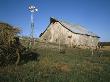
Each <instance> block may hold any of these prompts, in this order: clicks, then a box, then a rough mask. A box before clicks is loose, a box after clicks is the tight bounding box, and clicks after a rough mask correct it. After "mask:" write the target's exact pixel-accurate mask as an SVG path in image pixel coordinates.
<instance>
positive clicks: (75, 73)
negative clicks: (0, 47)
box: [0, 43, 110, 82]
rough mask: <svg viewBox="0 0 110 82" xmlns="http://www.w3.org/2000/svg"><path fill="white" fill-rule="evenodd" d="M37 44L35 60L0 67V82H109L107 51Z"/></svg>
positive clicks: (108, 53)
mask: <svg viewBox="0 0 110 82" xmlns="http://www.w3.org/2000/svg"><path fill="white" fill-rule="evenodd" d="M57 48H58V46H57V45H53V44H43V43H42V44H41V43H37V44H36V45H35V46H34V48H33V49H32V50H33V52H35V53H37V54H36V55H38V56H39V57H38V59H37V61H28V62H26V63H23V64H20V65H18V66H16V65H9V66H6V67H0V82H110V79H109V77H110V51H103V50H102V51H99V52H97V51H96V52H95V53H94V55H91V51H90V50H82V49H78V48H67V47H64V46H62V47H61V49H62V52H59V50H58V49H57Z"/></svg>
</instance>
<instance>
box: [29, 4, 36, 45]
mask: <svg viewBox="0 0 110 82" xmlns="http://www.w3.org/2000/svg"><path fill="white" fill-rule="evenodd" d="M29 11H30V12H31V39H30V45H31V46H33V45H34V13H35V12H36V11H38V9H36V8H35V6H33V5H31V6H29Z"/></svg>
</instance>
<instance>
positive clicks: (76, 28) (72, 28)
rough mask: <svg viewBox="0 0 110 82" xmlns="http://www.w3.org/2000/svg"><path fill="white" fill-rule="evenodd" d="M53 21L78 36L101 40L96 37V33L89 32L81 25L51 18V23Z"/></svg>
mask: <svg viewBox="0 0 110 82" xmlns="http://www.w3.org/2000/svg"><path fill="white" fill-rule="evenodd" d="M52 21H57V22H59V23H60V24H61V25H63V26H64V27H65V28H66V29H68V30H70V31H72V32H74V33H77V34H82V35H88V36H94V37H98V38H100V37H99V36H98V35H96V34H95V33H93V32H90V31H88V30H87V29H85V27H84V26H81V25H79V24H70V23H68V22H66V21H62V20H58V19H56V18H50V22H52Z"/></svg>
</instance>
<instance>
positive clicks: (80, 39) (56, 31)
mask: <svg viewBox="0 0 110 82" xmlns="http://www.w3.org/2000/svg"><path fill="white" fill-rule="evenodd" d="M99 38H100V37H99V36H97V35H96V34H94V33H93V32H90V31H88V30H87V29H85V27H83V26H81V25H78V24H70V23H67V22H65V21H61V20H58V19H55V18H50V24H49V25H48V27H47V28H46V30H45V31H44V32H43V33H41V34H40V41H43V42H50V43H56V44H66V45H68V46H76V47H81V48H96V47H97V45H98V42H99Z"/></svg>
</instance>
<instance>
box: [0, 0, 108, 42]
mask: <svg viewBox="0 0 110 82" xmlns="http://www.w3.org/2000/svg"><path fill="white" fill-rule="evenodd" d="M29 5H35V6H36V8H37V9H38V12H36V13H35V14H34V23H35V30H34V36H35V37H39V35H40V33H41V32H43V31H44V30H45V29H46V28H47V26H48V24H49V21H50V17H55V18H58V19H60V20H65V21H67V22H69V23H72V24H80V25H82V26H84V27H85V28H86V29H88V30H89V31H92V32H94V33H95V34H97V35H98V36H100V37H101V38H100V41H110V0H0V22H6V23H9V24H11V25H13V26H17V27H19V28H20V29H21V30H22V31H21V35H23V36H29V35H30V33H31V28H30V16H31V13H30V12H29V10H28V6H29Z"/></svg>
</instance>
